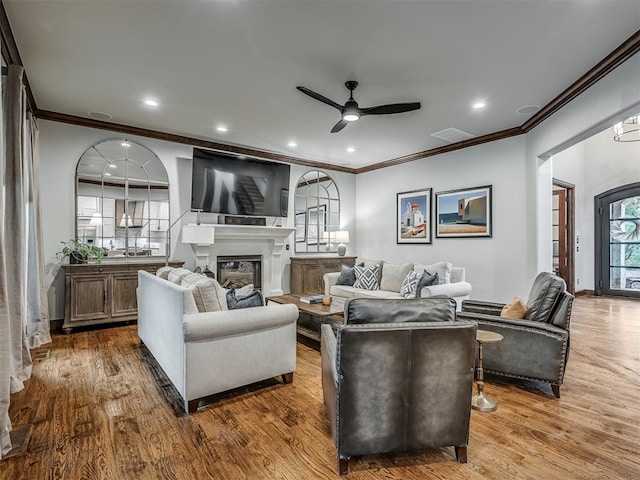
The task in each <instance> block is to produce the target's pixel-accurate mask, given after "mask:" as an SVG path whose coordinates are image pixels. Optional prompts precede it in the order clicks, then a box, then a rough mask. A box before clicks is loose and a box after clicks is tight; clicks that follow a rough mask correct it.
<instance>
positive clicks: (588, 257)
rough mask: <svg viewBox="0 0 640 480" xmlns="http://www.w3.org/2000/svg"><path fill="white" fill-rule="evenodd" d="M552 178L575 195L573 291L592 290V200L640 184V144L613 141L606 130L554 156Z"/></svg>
mask: <svg viewBox="0 0 640 480" xmlns="http://www.w3.org/2000/svg"><path fill="white" fill-rule="evenodd" d="M552 165H553V176H554V178H558V179H561V180H565V181H567V182H570V183H573V184H574V185H575V186H576V188H575V194H576V202H575V204H576V206H575V217H576V218H575V222H576V225H575V230H576V236H578V235H579V237H580V243H579V244H577V245H576V247H577V248H578V251H576V253H575V271H576V291H579V290H594V289H595V281H594V268H595V227H594V221H595V220H594V218H595V217H594V215H595V212H594V197H595V196H596V195H599V194H601V193H603V192H606V191H607V190H611V189H612V188H615V187H619V186H622V185H627V184H630V183H635V182H640V142H635V143H618V142H614V141H613V131H612V130H611V129H610V128H608V129H606V130H605V131H603V132H601V133H599V134H596V135H594V136H592V137H590V138H588V139H587V140H585V141H584V142H581V143H579V144H577V145H574V146H573V147H570V148H568V149H567V150H564V151H563V152H561V153H559V154H557V155H554V156H553V158H552Z"/></svg>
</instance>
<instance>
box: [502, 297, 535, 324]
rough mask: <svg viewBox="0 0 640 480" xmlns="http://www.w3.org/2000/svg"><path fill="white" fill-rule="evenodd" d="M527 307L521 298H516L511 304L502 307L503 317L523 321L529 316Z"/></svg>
mask: <svg viewBox="0 0 640 480" xmlns="http://www.w3.org/2000/svg"><path fill="white" fill-rule="evenodd" d="M527 310H529V309H528V308H527V306H526V305H525V304H524V302H523V301H522V299H521V298H520V297H514V298H513V299H512V300H511V301H510V302H509V303H507V304H506V305H505V306H504V307H502V311H501V312H500V316H501V317H505V318H516V319H519V320H521V319H523V318H524V317H525V315H526V314H527Z"/></svg>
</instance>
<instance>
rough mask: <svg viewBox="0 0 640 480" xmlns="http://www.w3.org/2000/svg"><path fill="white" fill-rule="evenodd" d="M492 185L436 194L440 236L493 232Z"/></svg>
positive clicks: (455, 236) (437, 224) (488, 234)
mask: <svg viewBox="0 0 640 480" xmlns="http://www.w3.org/2000/svg"><path fill="white" fill-rule="evenodd" d="M492 187H493V186H492V185H484V186H481V187H473V188H463V189H458V190H449V191H446V192H438V193H436V238H476V237H491V236H492V235H493V232H492V230H493V225H492V224H493V213H492V208H491V207H492V201H493V198H492V197H493V195H492Z"/></svg>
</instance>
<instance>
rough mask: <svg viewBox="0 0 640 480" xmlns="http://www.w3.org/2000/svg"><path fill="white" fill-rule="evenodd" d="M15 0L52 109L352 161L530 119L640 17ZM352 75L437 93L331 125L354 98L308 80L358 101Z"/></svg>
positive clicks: (587, 5) (568, 5)
mask: <svg viewBox="0 0 640 480" xmlns="http://www.w3.org/2000/svg"><path fill="white" fill-rule="evenodd" d="M3 4H4V6H5V10H6V13H7V16H8V19H9V23H10V26H11V29H12V31H13V35H14V37H15V40H16V44H17V47H18V50H19V52H20V56H21V58H22V61H23V64H24V66H25V70H26V74H27V77H28V79H29V83H30V86H31V89H32V92H33V95H34V97H35V101H36V104H37V108H38V109H39V110H46V111H52V112H59V113H64V114H69V115H75V116H79V117H84V118H91V117H90V116H89V115H88V112H104V113H108V114H109V115H111V116H112V118H111V119H110V120H109V121H110V122H114V123H118V124H125V125H132V126H136V127H140V128H144V129H149V130H155V131H160V132H166V133H171V134H177V135H184V136H188V137H192V138H196V139H201V140H208V141H213V142H220V143H225V144H229V145H240V146H247V147H251V148H255V149H260V150H265V151H269V152H276V153H279V154H284V155H288V156H293V157H298V158H301V159H307V160H312V161H319V162H323V163H327V164H331V165H341V166H346V167H350V168H361V167H366V166H369V165H372V164H376V163H379V162H384V161H387V160H390V159H395V158H398V157H402V156H405V155H410V154H414V153H416V152H422V151H425V150H430V149H434V148H438V147H442V146H444V145H447V144H449V143H450V142H447V141H445V140H442V139H438V138H436V137H433V136H432V135H431V134H432V133H434V132H438V131H441V130H444V129H447V128H456V129H459V130H462V131H464V132H467V133H469V134H471V135H473V136H476V137H477V136H482V135H487V134H491V133H494V132H499V131H502V130H505V129H509V128H512V127H517V126H520V125H522V124H523V123H524V122H526V121H527V120H528V119H529V118H531V116H532V115H533V114H534V113H535V109H533V110H534V111H533V112H532V111H529V113H526V114H523V113H517V110H518V109H519V108H520V107H524V106H531V105H536V106H539V107H543V106H545V105H547V104H548V103H549V102H551V100H553V99H554V98H555V97H557V96H558V95H559V94H560V93H561V92H563V91H564V90H565V89H566V88H567V87H569V86H570V85H571V84H572V83H573V82H575V81H576V80H577V79H578V78H580V77H581V76H582V75H584V74H585V73H586V72H587V71H588V70H589V69H591V68H592V67H593V66H594V65H596V64H597V63H598V62H599V61H600V60H602V59H603V58H604V57H606V56H607V55H608V54H609V53H611V52H612V51H613V50H614V49H615V48H616V47H618V46H619V45H620V44H621V43H623V42H624V41H625V40H627V39H628V38H629V37H631V36H632V35H633V34H634V33H636V31H638V29H639V26H640V1H638V0H615V1H614V0H562V1H545V0H498V1H486V0H468V1H465V0H455V1H453V0H441V1H415V0H411V1H404V0H393V1H392V0H387V1H382V0H379V1H376V0H369V1H365V0H350V1H349V0H217V1H216V0H210V1H193V0H174V1H167V0H135V1H120V0H94V1H79V0H77V1H69V0H66V1H57V0H44V1H36V0H29V1H25V0H4V1H3ZM350 79H355V80H357V81H358V82H359V83H360V85H359V86H358V88H357V90H356V91H355V95H354V96H355V99H356V100H357V101H358V102H359V104H360V106H361V107H369V106H376V105H380V104H386V103H396V102H415V101H419V102H421V103H422V108H421V109H420V110H418V111H414V112H410V113H403V114H397V115H385V116H367V117H364V118H361V119H360V120H359V121H357V122H354V123H352V124H350V125H348V126H347V127H346V128H345V129H344V130H342V131H341V132H339V133H336V134H331V133H329V132H330V130H331V127H332V126H333V125H334V124H335V123H336V122H337V121H338V120H339V118H340V117H339V112H338V111H337V110H335V109H333V108H331V107H329V106H327V105H325V104H323V103H320V102H318V101H315V100H313V99H312V98H310V97H308V96H306V95H304V94H302V93H301V92H299V91H297V90H296V86H298V85H302V86H306V87H308V88H310V89H312V90H315V91H316V92H318V93H321V94H322V95H324V96H326V97H329V98H330V99H332V100H334V101H336V102H337V103H339V104H344V102H345V101H346V100H347V99H348V91H347V89H346V88H345V87H344V82H345V81H346V80H350ZM147 98H152V99H154V100H156V101H157V102H158V103H159V105H158V106H157V107H149V106H147V105H145V103H144V100H145V99H147ZM479 100H482V101H484V102H486V104H487V106H486V107H485V108H484V109H480V110H474V109H473V108H472V104H473V103H474V102H476V101H479ZM219 124H224V125H226V126H227V127H228V131H227V132H226V133H220V132H218V131H216V126H217V125H219ZM291 141H295V142H296V143H297V146H296V147H291V146H289V142H291ZM349 147H352V148H353V149H355V151H353V152H352V153H349V152H347V148H349Z"/></svg>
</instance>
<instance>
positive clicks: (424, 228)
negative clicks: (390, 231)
mask: <svg viewBox="0 0 640 480" xmlns="http://www.w3.org/2000/svg"><path fill="white" fill-rule="evenodd" d="M431 213H432V205H431V189H430V188H423V189H420V190H412V191H409V192H401V193H398V194H396V243H398V244H420V243H427V244H429V243H431V236H432V235H431V230H432V229H431V217H432V215H431Z"/></svg>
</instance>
